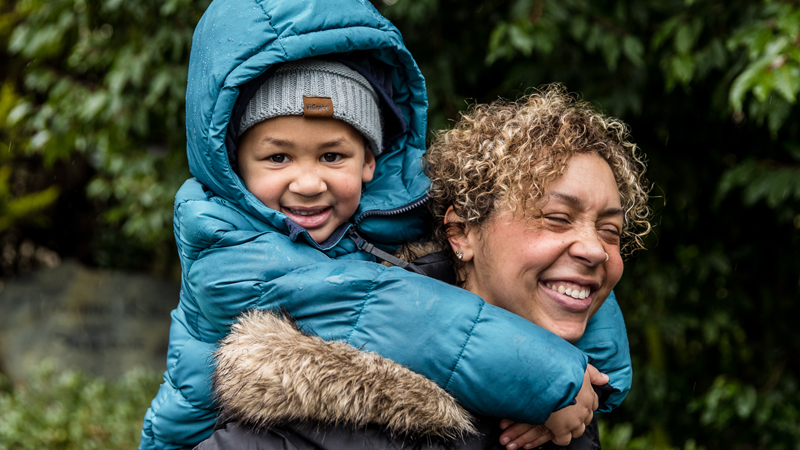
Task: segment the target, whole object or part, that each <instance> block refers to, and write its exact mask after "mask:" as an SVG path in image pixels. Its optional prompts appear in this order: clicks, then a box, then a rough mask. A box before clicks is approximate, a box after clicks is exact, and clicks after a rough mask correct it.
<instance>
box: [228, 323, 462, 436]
mask: <svg viewBox="0 0 800 450" xmlns="http://www.w3.org/2000/svg"><path fill="white" fill-rule="evenodd" d="M220 345H221V346H220V347H219V349H218V350H217V352H216V354H215V356H216V359H217V367H216V369H215V371H214V390H215V393H216V396H217V401H218V404H219V405H220V406H221V407H222V414H223V416H224V418H225V419H226V420H233V421H237V422H243V423H246V424H248V425H251V426H255V427H269V426H274V425H278V424H284V423H288V422H290V421H301V422H310V423H321V424H329V425H348V426H353V427H356V428H362V427H365V426H366V425H370V424H372V425H378V426H381V427H383V428H385V429H386V430H387V431H388V432H390V433H397V434H401V435H406V436H409V437H426V436H427V437H439V438H447V439H452V438H456V437H462V436H465V435H471V434H475V433H476V430H475V427H474V426H473V425H472V422H471V419H472V417H471V416H470V415H469V413H467V412H466V410H464V409H463V408H462V407H461V406H459V405H458V403H456V401H455V399H454V398H453V397H452V396H450V395H449V394H448V393H447V392H445V391H444V389H442V388H441V387H439V386H438V385H437V384H435V383H434V382H432V381H430V380H428V379H427V378H425V377H423V376H422V375H419V374H417V373H415V372H412V371H411V370H409V369H408V368H406V367H404V366H402V365H400V364H398V363H396V362H394V361H391V360H389V359H386V358H383V357H381V356H379V355H377V354H375V353H372V352H366V351H359V350H357V349H355V348H353V347H352V346H350V345H348V344H346V343H344V342H338V341H331V342H326V341H324V340H322V339H321V338H319V337H317V336H308V335H305V334H303V333H302V332H301V331H300V330H299V329H298V328H297V326H296V325H295V324H294V322H293V321H292V320H291V318H289V317H288V316H286V315H277V314H275V313H271V312H267V311H250V312H247V313H245V314H244V315H243V316H242V317H241V318H240V319H239V322H238V323H236V324H234V325H233V327H232V328H231V334H230V335H228V336H227V337H226V338H225V339H223V340H222V341H221V343H220Z"/></svg>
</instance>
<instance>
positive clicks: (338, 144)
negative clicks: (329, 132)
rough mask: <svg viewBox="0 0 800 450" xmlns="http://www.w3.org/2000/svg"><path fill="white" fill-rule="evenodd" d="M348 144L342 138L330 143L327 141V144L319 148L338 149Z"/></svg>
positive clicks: (324, 143)
mask: <svg viewBox="0 0 800 450" xmlns="http://www.w3.org/2000/svg"><path fill="white" fill-rule="evenodd" d="M346 143H347V139H345V138H344V137H340V138H339V139H333V140H330V141H327V142H323V143H322V144H320V146H319V148H331V147H338V146H340V145H342V144H346Z"/></svg>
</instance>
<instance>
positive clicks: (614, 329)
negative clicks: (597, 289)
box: [575, 292, 633, 412]
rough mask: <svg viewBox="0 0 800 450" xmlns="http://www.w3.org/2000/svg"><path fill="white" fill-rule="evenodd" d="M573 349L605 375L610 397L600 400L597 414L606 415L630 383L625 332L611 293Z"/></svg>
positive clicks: (620, 400) (630, 368)
mask: <svg viewBox="0 0 800 450" xmlns="http://www.w3.org/2000/svg"><path fill="white" fill-rule="evenodd" d="M575 346H576V347H578V348H579V349H581V350H583V351H584V353H586V355H587V356H588V357H589V363H590V364H592V365H593V366H594V367H595V368H597V370H598V371H600V372H601V373H603V374H606V375H608V377H609V381H608V384H609V385H610V387H611V388H612V389H610V390H609V393H610V395H608V396H607V397H606V396H605V395H601V396H600V407H599V408H598V410H597V411H598V412H609V411H611V410H613V409H614V408H616V407H617V406H619V405H620V404H621V403H622V401H623V400H624V399H625V396H626V395H628V391H629V390H630V389H631V382H632V380H633V369H632V366H631V352H630V347H629V346H628V332H627V330H626V329H625V320H624V318H623V317H622V311H621V310H620V308H619V304H618V303H617V299H616V297H615V295H614V292H611V295H609V296H608V298H607V299H606V301H605V303H604V304H603V306H601V307H600V309H599V310H598V311H597V313H595V315H594V317H592V318H591V319H590V320H589V323H588V324H587V326H586V332H585V333H584V334H583V337H581V339H580V340H578V342H576V343H575Z"/></svg>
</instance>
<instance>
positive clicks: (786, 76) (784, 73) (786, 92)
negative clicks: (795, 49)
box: [774, 65, 800, 104]
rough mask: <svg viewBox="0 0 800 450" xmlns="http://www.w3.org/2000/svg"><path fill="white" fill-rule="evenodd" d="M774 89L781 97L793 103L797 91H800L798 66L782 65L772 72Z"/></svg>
mask: <svg viewBox="0 0 800 450" xmlns="http://www.w3.org/2000/svg"><path fill="white" fill-rule="evenodd" d="M774 74H775V90H777V91H778V93H779V94H781V96H783V98H784V99H785V100H786V101H787V102H789V103H791V104H794V103H795V102H796V101H797V93H798V92H800V67H789V66H787V65H783V66H782V67H780V68H778V69H777V70H775V72H774Z"/></svg>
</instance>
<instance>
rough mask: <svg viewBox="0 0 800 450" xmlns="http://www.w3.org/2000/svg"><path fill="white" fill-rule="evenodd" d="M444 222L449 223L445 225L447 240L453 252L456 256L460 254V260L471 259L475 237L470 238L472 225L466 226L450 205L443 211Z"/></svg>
mask: <svg viewBox="0 0 800 450" xmlns="http://www.w3.org/2000/svg"><path fill="white" fill-rule="evenodd" d="M444 224H445V225H448V224H451V225H450V226H448V227H447V241H448V242H449V243H450V248H452V249H453V253H455V254H456V257H458V255H459V254H461V257H460V258H458V259H459V260H461V261H464V262H466V261H471V260H472V258H473V257H474V256H475V249H474V248H473V242H476V240H475V239H470V237H471V236H472V235H473V233H472V231H471V230H472V227H468V225H467V224H465V223H464V219H462V218H461V217H460V216H459V215H458V214H456V210H455V208H453V206H452V205H451V206H450V207H448V208H447V212H445V213H444Z"/></svg>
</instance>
